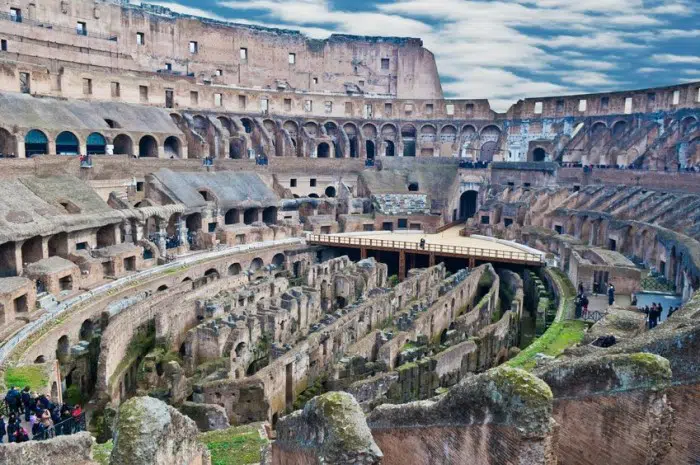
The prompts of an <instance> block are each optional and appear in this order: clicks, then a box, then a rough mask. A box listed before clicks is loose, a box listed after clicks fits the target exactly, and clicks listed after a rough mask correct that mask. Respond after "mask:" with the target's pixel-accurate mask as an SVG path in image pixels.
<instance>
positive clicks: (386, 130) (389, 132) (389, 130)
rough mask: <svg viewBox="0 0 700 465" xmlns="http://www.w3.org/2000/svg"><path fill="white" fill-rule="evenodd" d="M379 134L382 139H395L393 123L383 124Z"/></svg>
mask: <svg viewBox="0 0 700 465" xmlns="http://www.w3.org/2000/svg"><path fill="white" fill-rule="evenodd" d="M381 133H382V138H384V139H392V140H393V139H395V138H396V134H397V130H396V126H395V125H394V124H393V123H385V124H384V125H383V126H382V131H381Z"/></svg>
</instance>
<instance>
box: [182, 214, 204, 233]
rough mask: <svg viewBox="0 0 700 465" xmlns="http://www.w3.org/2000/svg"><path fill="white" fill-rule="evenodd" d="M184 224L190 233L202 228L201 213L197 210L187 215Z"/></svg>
mask: <svg viewBox="0 0 700 465" xmlns="http://www.w3.org/2000/svg"><path fill="white" fill-rule="evenodd" d="M185 226H186V227H187V230H188V231H189V232H190V233H196V232H197V231H200V230H201V229H202V214H201V213H199V212H196V213H192V214H190V215H187V218H185Z"/></svg>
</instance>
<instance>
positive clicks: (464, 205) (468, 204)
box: [459, 191, 479, 220]
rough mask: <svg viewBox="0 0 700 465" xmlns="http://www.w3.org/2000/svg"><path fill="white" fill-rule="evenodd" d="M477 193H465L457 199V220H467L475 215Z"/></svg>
mask: <svg viewBox="0 0 700 465" xmlns="http://www.w3.org/2000/svg"><path fill="white" fill-rule="evenodd" d="M478 196H479V193H478V192H476V191H465V192H463V193H462V195H461V196H460V197H459V218H460V219H462V220H466V219H469V218H471V217H473V216H474V214H475V213H476V202H477V199H478Z"/></svg>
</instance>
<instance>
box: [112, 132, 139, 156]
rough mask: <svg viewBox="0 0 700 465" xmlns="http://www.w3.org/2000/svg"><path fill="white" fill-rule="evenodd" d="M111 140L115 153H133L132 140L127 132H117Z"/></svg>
mask: <svg viewBox="0 0 700 465" xmlns="http://www.w3.org/2000/svg"><path fill="white" fill-rule="evenodd" d="M113 142H114V154H115V155H133V153H134V141H133V140H132V139H131V136H129V135H128V134H119V135H118V136H117V137H115V138H114V141H113Z"/></svg>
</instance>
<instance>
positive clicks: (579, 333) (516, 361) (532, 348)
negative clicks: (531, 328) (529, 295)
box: [508, 320, 588, 370]
mask: <svg viewBox="0 0 700 465" xmlns="http://www.w3.org/2000/svg"><path fill="white" fill-rule="evenodd" d="M587 326H588V325H587V324H586V322H584V321H578V320H567V321H559V322H556V323H554V324H552V326H550V327H549V329H547V331H546V332H545V333H544V334H543V335H542V336H541V337H540V338H538V339H537V340H535V342H533V343H532V344H530V345H529V346H528V347H527V348H526V349H525V350H523V351H522V352H520V353H519V354H518V355H517V356H516V357H515V358H513V359H511V360H510V361H509V362H508V365H509V366H511V367H514V368H523V369H525V370H531V369H533V368H534V367H535V355H537V354H538V353H542V354H545V355H551V356H552V357H556V356H557V355H559V354H561V353H562V352H564V350H565V349H567V348H569V347H571V346H573V345H574V344H578V343H579V342H581V341H582V340H583V334H584V332H585V330H586V328H587Z"/></svg>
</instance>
